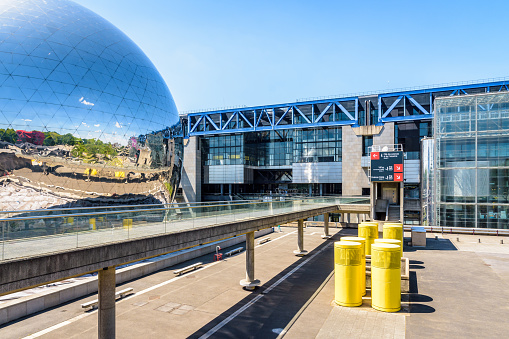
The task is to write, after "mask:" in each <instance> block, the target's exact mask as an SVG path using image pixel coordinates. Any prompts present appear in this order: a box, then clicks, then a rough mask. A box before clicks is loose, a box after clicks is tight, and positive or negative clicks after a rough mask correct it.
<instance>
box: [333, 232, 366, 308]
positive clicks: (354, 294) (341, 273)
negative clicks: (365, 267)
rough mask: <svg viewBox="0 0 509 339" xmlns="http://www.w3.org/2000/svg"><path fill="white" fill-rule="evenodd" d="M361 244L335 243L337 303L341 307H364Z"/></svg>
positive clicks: (350, 242)
mask: <svg viewBox="0 0 509 339" xmlns="http://www.w3.org/2000/svg"><path fill="white" fill-rule="evenodd" d="M361 246H362V245H361V243H358V242H354V241H337V242H335V243H334V274H335V278H334V279H335V298H334V299H335V302H336V304H338V305H340V306H350V307H353V306H360V305H362V291H361V283H360V281H359V277H360V273H359V271H360V270H361V269H362V265H361V262H362V253H361V251H362V248H361Z"/></svg>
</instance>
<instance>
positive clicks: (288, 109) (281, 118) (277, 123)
mask: <svg viewBox="0 0 509 339" xmlns="http://www.w3.org/2000/svg"><path fill="white" fill-rule="evenodd" d="M290 109H291V107H288V108H287V109H286V111H285V112H284V113H283V115H282V116H281V117H280V118H279V119H278V121H277V122H276V125H279V123H280V122H281V120H283V118H284V117H285V115H286V113H288V112H289V111H290Z"/></svg>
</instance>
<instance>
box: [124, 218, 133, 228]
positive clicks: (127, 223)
mask: <svg viewBox="0 0 509 339" xmlns="http://www.w3.org/2000/svg"><path fill="white" fill-rule="evenodd" d="M122 226H124V228H125V229H131V228H133V219H124V220H123V221H122Z"/></svg>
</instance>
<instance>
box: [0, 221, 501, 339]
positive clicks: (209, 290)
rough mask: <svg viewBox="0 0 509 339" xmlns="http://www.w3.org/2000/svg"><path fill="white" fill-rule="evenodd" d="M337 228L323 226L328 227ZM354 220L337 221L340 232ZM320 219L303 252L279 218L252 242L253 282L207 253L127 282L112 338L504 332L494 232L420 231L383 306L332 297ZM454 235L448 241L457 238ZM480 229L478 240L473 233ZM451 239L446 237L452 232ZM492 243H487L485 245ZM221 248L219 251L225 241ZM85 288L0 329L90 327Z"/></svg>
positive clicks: (240, 259) (79, 333)
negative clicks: (243, 283)
mask: <svg viewBox="0 0 509 339" xmlns="http://www.w3.org/2000/svg"><path fill="white" fill-rule="evenodd" d="M336 232H338V229H331V234H334V233H336ZM355 233H356V230H348V229H346V230H341V231H340V232H339V233H336V234H335V236H334V240H337V239H339V237H340V236H342V235H347V234H355ZM321 234H322V228H319V227H308V228H307V229H306V231H305V241H304V244H305V245H304V246H305V249H306V250H308V251H310V253H309V255H308V256H306V257H303V258H298V257H295V256H294V255H293V254H292V251H293V250H294V249H296V247H297V235H296V232H295V228H291V227H284V228H283V233H274V234H272V235H271V238H272V240H271V241H270V242H268V243H266V244H263V245H259V246H257V248H256V249H255V255H256V264H255V265H256V278H257V279H260V280H261V281H262V285H263V286H261V288H259V289H257V290H255V291H254V292H248V291H244V290H242V289H241V288H240V286H239V283H238V282H239V280H240V279H242V278H244V275H245V254H244V253H241V254H239V255H236V256H233V257H231V258H227V260H224V261H222V262H217V263H214V262H212V256H206V257H201V258H197V259H196V260H195V261H202V262H204V263H206V266H205V268H204V269H201V270H198V271H196V272H193V273H188V274H185V275H183V276H181V277H178V278H176V277H175V275H174V274H173V273H172V270H173V269H177V268H179V267H182V266H184V265H188V264H189V263H190V262H187V263H183V264H181V265H179V266H176V267H173V268H171V269H168V270H163V271H160V272H157V273H155V274H152V275H149V276H146V277H144V278H141V279H138V280H135V281H132V282H129V283H127V284H124V285H123V286H118V287H117V289H118V290H119V289H121V288H125V287H133V288H134V290H135V292H136V294H135V295H133V296H132V297H129V298H127V299H124V300H122V301H119V302H117V336H118V338H151V337H157V338H159V337H168V338H169V337H171V338H187V337H190V338H276V337H278V336H279V337H284V338H347V337H348V338H404V337H408V338H420V337H422V338H424V337H426V338H445V337H447V338H449V337H452V338H465V337H468V338H481V337H482V338H503V337H507V336H508V333H509V332H508V331H509V330H508V327H509V325H508V321H507V319H509V302H508V300H509V293H508V292H507V291H508V290H509V289H508V287H509V244H500V243H499V240H500V239H501V238H496V237H489V236H482V237H480V236H475V238H468V237H469V236H466V235H459V236H457V235H451V236H449V235H444V236H442V235H438V239H437V240H435V238H434V235H428V247H427V248H426V249H418V250H415V249H412V248H406V252H405V256H407V257H409V258H410V259H411V262H410V264H411V266H410V269H411V272H412V274H411V293H410V294H406V295H403V303H402V305H403V309H402V311H400V312H397V313H382V312H378V311H375V310H373V309H372V308H371V307H370V305H369V294H368V296H367V297H366V298H365V299H364V301H365V302H364V304H363V306H361V307H356V308H344V307H339V306H335V305H334V303H333V299H334V279H333V278H334V277H333V275H331V273H332V271H333V246H332V243H333V241H334V240H333V241H331V240H328V241H327V240H323V239H321V237H320V236H321ZM457 237H459V238H460V241H459V242H457V240H456V238H457ZM479 238H481V243H480V244H479V243H478V239H479ZM451 240H452V241H451ZM490 246H491V247H490ZM223 251H227V249H224V250H223ZM94 298H96V296H95V295H91V296H89V297H87V298H84V299H82V300H77V301H74V302H70V303H68V304H65V305H62V306H60V307H57V308H54V309H52V310H49V311H47V312H43V313H40V314H37V315H34V316H32V317H29V318H26V319H24V320H21V321H19V322H16V323H11V324H7V326H4V327H3V328H0V337H1V338H23V337H26V336H28V335H30V334H36V336H32V338H35V337H40V338H82V337H87V338H88V337H90V338H96V337H97V312H95V311H94V312H83V311H82V310H81V309H80V304H81V303H83V302H86V301H88V300H91V299H94Z"/></svg>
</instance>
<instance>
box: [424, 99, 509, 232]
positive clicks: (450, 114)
mask: <svg viewBox="0 0 509 339" xmlns="http://www.w3.org/2000/svg"><path fill="white" fill-rule="evenodd" d="M435 139H436V152H435V156H436V161H435V164H436V166H437V171H436V175H435V180H436V182H435V185H434V187H435V199H437V204H436V206H437V208H436V218H435V220H436V221H437V223H438V224H439V225H440V226H445V227H448V226H452V227H479V228H504V229H507V228H508V224H509V219H508V215H509V93H494V94H480V95H473V96H461V97H450V98H440V99H437V100H436V101H435Z"/></svg>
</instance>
